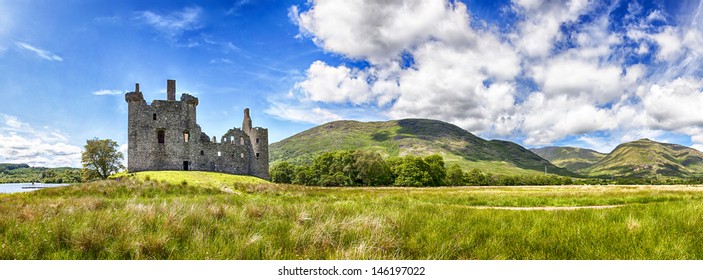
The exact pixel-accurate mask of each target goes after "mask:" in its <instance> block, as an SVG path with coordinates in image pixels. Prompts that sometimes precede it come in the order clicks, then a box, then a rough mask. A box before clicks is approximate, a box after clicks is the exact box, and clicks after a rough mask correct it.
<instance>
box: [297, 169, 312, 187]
mask: <svg viewBox="0 0 703 280" xmlns="http://www.w3.org/2000/svg"><path fill="white" fill-rule="evenodd" d="M293 184H296V185H305V186H314V185H317V179H316V177H315V174H314V173H313V172H312V168H311V167H310V166H296V167H295V177H293Z"/></svg>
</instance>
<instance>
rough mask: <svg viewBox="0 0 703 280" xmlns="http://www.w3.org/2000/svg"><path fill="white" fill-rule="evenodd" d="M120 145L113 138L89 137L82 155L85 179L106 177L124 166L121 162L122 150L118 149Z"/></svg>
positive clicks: (82, 172) (82, 171)
mask: <svg viewBox="0 0 703 280" xmlns="http://www.w3.org/2000/svg"><path fill="white" fill-rule="evenodd" d="M118 146H119V145H117V142H115V141H113V140H111V139H102V140H101V139H98V138H93V139H88V140H87V141H86V144H85V147H84V148H85V150H84V151H83V154H82V155H81V163H82V164H83V169H82V170H81V174H82V176H83V180H84V181H89V180H93V179H96V178H100V179H106V178H107V176H110V174H111V173H113V172H118V171H119V170H120V169H122V168H124V166H122V164H120V162H121V161H122V159H123V156H122V152H120V151H118V150H117V147H118Z"/></svg>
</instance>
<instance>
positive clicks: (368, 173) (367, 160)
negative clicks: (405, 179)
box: [352, 150, 393, 186]
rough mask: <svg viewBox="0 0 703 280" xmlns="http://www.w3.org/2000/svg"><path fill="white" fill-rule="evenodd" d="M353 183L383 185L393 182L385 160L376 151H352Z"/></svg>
mask: <svg viewBox="0 0 703 280" xmlns="http://www.w3.org/2000/svg"><path fill="white" fill-rule="evenodd" d="M353 155H354V163H353V165H352V166H353V169H354V172H353V173H355V174H356V178H355V179H356V180H355V183H356V184H358V185H363V186H384V185H390V184H392V183H393V174H392V173H391V169H390V167H388V164H387V163H386V161H384V160H383V158H382V157H381V155H379V154H378V153H376V152H371V151H363V150H357V151H355V152H354V154H353Z"/></svg>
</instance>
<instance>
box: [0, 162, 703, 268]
mask: <svg viewBox="0 0 703 280" xmlns="http://www.w3.org/2000/svg"><path fill="white" fill-rule="evenodd" d="M149 176H150V178H149V180H146V178H123V179H121V180H119V181H100V182H94V183H89V184H83V185H77V186H70V187H62V188H52V189H43V190H39V191H35V192H29V193H18V194H6V195H0V236H2V240H1V241H0V242H1V244H0V259H702V258H703V239H701V238H700V236H703V220H701V219H700V217H701V216H703V204H702V203H701V202H703V188H697V187H685V186H679V187H640V186H631V187H605V186H600V187H584V186H580V187H515V188H505V187H504V188H492V187H481V188H479V187H472V188H466V187H464V188H462V187H459V188H316V187H301V186H293V185H275V184H268V183H262V182H246V183H243V182H235V181H232V182H229V183H222V185H221V186H214V187H213V185H211V184H207V185H205V186H201V185H199V184H198V183H195V182H194V181H190V180H188V179H185V180H186V182H187V183H186V184H183V183H182V181H183V180H184V179H183V178H175V179H174V181H168V180H166V181H165V180H163V179H160V178H159V175H158V174H150V175H149ZM591 205H624V206H622V207H617V208H610V209H579V210H572V211H509V210H497V209H477V208H472V207H467V206H515V207H535V206H556V207H559V206H591Z"/></svg>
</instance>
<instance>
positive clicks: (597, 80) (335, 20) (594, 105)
mask: <svg viewBox="0 0 703 280" xmlns="http://www.w3.org/2000/svg"><path fill="white" fill-rule="evenodd" d="M622 5H626V7H627V13H626V15H624V16H623V17H622V18H617V17H614V16H613V15H614V11H615V10H617V9H618V7H621V6H622ZM701 7H703V4H699V6H698V9H697V11H694V12H693V13H692V15H693V16H692V17H691V18H692V20H691V22H692V23H691V24H688V25H687V24H681V25H672V24H670V23H669V16H668V15H667V14H666V13H664V12H663V11H660V10H658V9H653V8H652V7H644V6H642V5H639V4H638V3H635V2H632V3H624V4H623V3H620V2H615V3H611V4H604V3H597V2H593V1H587V0H571V1H541V0H514V1H513V2H512V3H511V4H510V5H509V6H508V7H507V9H506V10H504V11H507V13H512V14H511V15H510V16H512V17H514V19H515V23H514V24H512V25H511V26H509V27H507V29H502V28H495V27H492V26H489V25H487V23H486V22H483V21H481V20H480V19H475V18H473V16H472V14H471V13H470V12H469V10H470V9H469V8H470V7H467V6H466V5H465V4H463V3H461V2H453V1H445V0H431V1H420V0H417V1H416V0H408V1H380V2H379V1H364V0H357V1H341V0H340V1H333V0H330V1H311V2H309V7H306V8H305V9H301V8H300V7H298V6H293V7H291V8H290V10H289V17H290V18H291V20H292V21H293V22H294V23H295V24H296V25H297V26H298V28H299V31H300V34H299V37H301V38H309V39H311V40H312V41H313V42H314V43H315V44H317V45H318V46H319V47H320V48H322V49H324V50H325V51H327V52H330V53H333V54H337V55H341V56H343V58H342V60H351V61H354V62H357V61H362V62H365V63H352V65H364V66H361V67H359V66H356V67H353V66H348V64H344V63H342V64H339V65H330V64H329V63H327V62H324V61H315V62H312V63H311V65H310V67H309V68H308V69H307V71H306V72H305V75H304V76H302V77H300V81H298V82H297V83H295V85H294V87H293V89H292V90H291V92H290V93H289V95H288V96H286V98H288V100H287V101H291V102H292V103H286V102H283V103H282V102H272V105H271V107H270V109H269V113H270V114H274V115H277V116H278V117H281V118H284V119H291V120H296V121H305V120H306V119H307V120H308V122H313V123H320V122H323V121H324V120H334V119H339V118H350V115H349V114H348V112H347V111H345V110H342V109H340V108H349V107H352V108H361V109H368V110H369V111H371V110H374V111H375V112H380V113H381V115H383V116H385V117H386V118H409V117H424V118H433V119H439V120H443V121H448V122H451V123H454V124H456V125H459V126H460V127H462V128H465V129H467V130H469V131H471V132H474V133H478V134H480V135H483V136H501V137H505V138H510V139H513V140H516V139H519V140H520V141H522V143H524V144H527V145H549V144H552V143H555V142H559V141H562V140H564V139H567V138H568V139H575V140H572V141H575V142H580V143H583V144H585V145H586V146H587V147H594V148H598V149H599V150H601V151H603V150H604V149H610V148H612V147H614V145H615V144H616V143H619V142H620V141H623V139H631V137H639V136H647V135H649V136H654V137H660V138H659V139H662V140H666V139H665V137H664V136H665V135H666V134H665V133H664V134H661V135H659V134H657V133H659V132H661V131H668V132H675V133H679V134H685V135H688V136H691V139H692V141H693V142H694V144H695V143H698V144H702V145H703V119H701V118H700V114H696V113H695V106H694V105H695V104H703V100H702V99H701V98H702V97H701V96H703V93H701V86H700V81H701V79H700V73H701V72H700V71H701V70H703V69H701V65H703V51H702V50H703V30H702V28H701V26H699V25H700V24H696V23H695V22H697V21H698V22H703V20H701V14H703V13H700V11H701V10H702V9H703V8H701ZM613 26H619V27H621V28H614V27H613ZM684 103H685V104H684ZM283 104H286V105H283ZM291 104H297V105H291ZM682 104H683V105H682ZM277 111H280V112H277ZM309 120H314V121H309ZM654 137H651V138H654ZM633 140H636V139H633ZM699 140H700V141H699Z"/></svg>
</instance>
